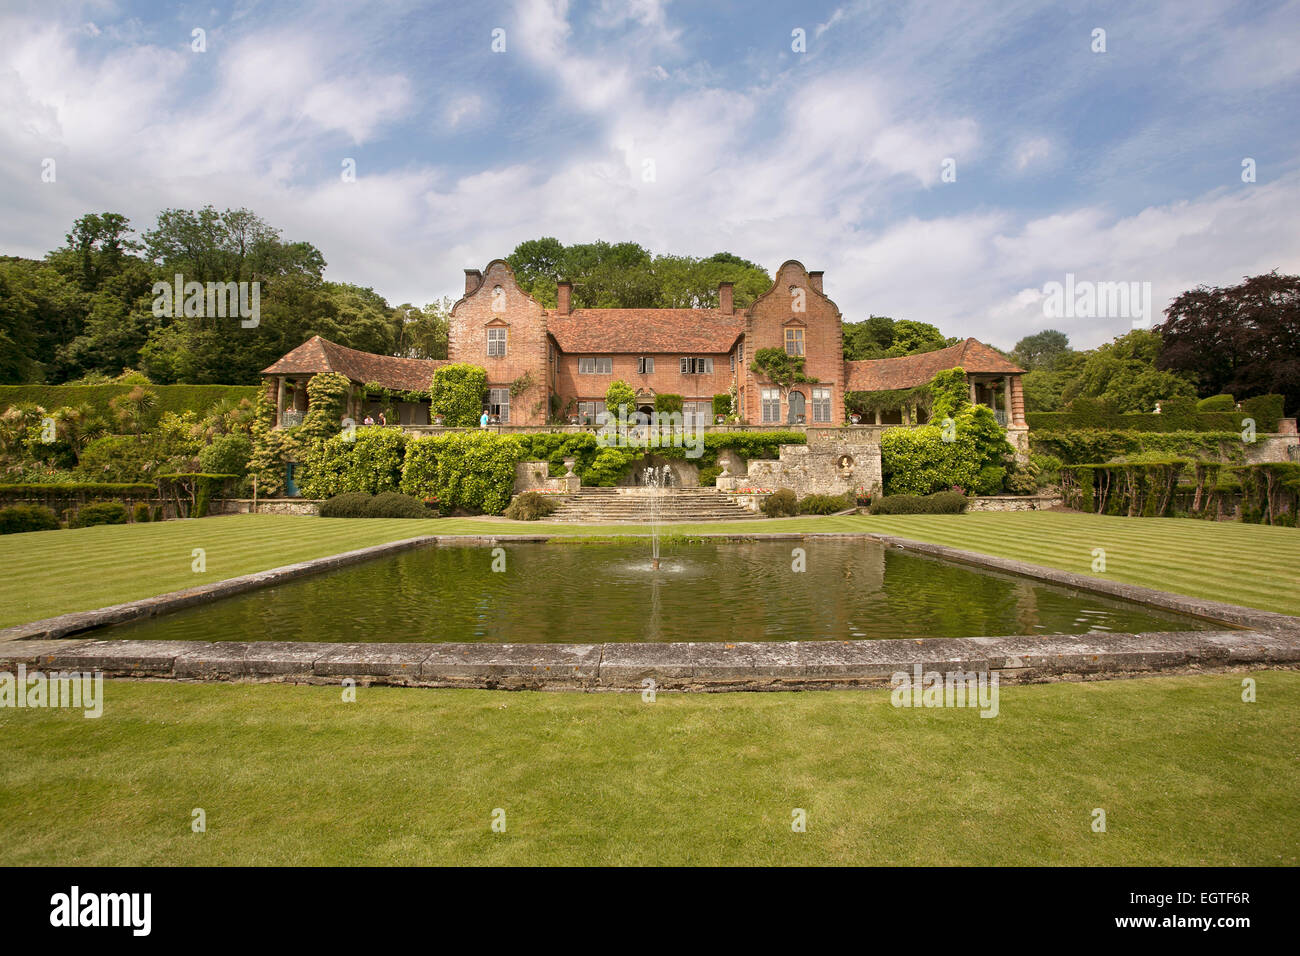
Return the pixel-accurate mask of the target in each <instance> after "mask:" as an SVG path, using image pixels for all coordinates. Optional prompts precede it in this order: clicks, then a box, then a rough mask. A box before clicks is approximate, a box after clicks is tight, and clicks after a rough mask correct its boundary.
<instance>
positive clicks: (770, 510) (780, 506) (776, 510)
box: [761, 488, 799, 518]
mask: <svg viewBox="0 0 1300 956" xmlns="http://www.w3.org/2000/svg"><path fill="white" fill-rule="evenodd" d="M761 507H762V511H763V514H765V515H767V516H768V517H769V518H792V517H794V516H795V515H797V514H798V513H799V499H798V498H796V497H795V494H794V492H793V491H791V490H790V489H789V488H778V489H776V491H774V492H772V493H771V494H770V495H768V496H767V500H766V501H764V502H763V504H762V506H761Z"/></svg>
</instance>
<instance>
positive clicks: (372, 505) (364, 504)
mask: <svg viewBox="0 0 1300 956" xmlns="http://www.w3.org/2000/svg"><path fill="white" fill-rule="evenodd" d="M320 516H321V517H322V518H427V517H429V510H428V509H427V508H425V506H424V502H423V501H421V500H420V499H419V498H412V497H411V496H410V495H403V494H400V493H398V492H396V491H385V492H382V493H381V494H378V495H369V494H366V492H364V491H345V492H344V493H343V494H341V495H335V496H334V497H333V498H330V499H329V500H328V501H323V502H321V506H320Z"/></svg>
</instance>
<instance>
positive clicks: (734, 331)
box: [546, 309, 745, 355]
mask: <svg viewBox="0 0 1300 956" xmlns="http://www.w3.org/2000/svg"><path fill="white" fill-rule="evenodd" d="M546 328H547V331H549V332H550V333H551V335H552V336H554V337H555V341H556V344H558V345H559V346H560V349H561V350H562V351H564V352H568V353H570V354H572V353H593V352H598V353H606V352H623V353H627V352H636V353H640V354H642V355H646V354H652V353H656V352H658V353H663V352H680V353H683V354H690V353H703V354H710V353H712V354H718V353H726V352H730V351H731V348H732V346H734V345H735V344H736V340H737V339H738V338H740V336H741V333H743V332H744V331H745V319H744V317H743V316H741V315H728V314H726V313H724V312H721V311H719V310H718V309H574V310H573V311H572V312H570V313H569V314H568V315H560V314H559V313H557V312H555V311H554V310H552V311H549V312H547V314H546Z"/></svg>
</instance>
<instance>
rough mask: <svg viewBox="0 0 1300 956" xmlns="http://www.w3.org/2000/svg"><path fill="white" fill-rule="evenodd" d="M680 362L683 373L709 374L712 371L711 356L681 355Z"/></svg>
mask: <svg viewBox="0 0 1300 956" xmlns="http://www.w3.org/2000/svg"><path fill="white" fill-rule="evenodd" d="M681 363H682V365H681V371H682V374H683V375H711V374H712V373H713V359H711V358H689V357H687V356H682V360H681Z"/></svg>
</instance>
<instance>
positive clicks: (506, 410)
mask: <svg viewBox="0 0 1300 956" xmlns="http://www.w3.org/2000/svg"><path fill="white" fill-rule="evenodd" d="M488 414H489V415H495V416H497V418H498V419H499V420H500V421H501V424H502V425H508V424H510V389H508V388H489V389H488Z"/></svg>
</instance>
